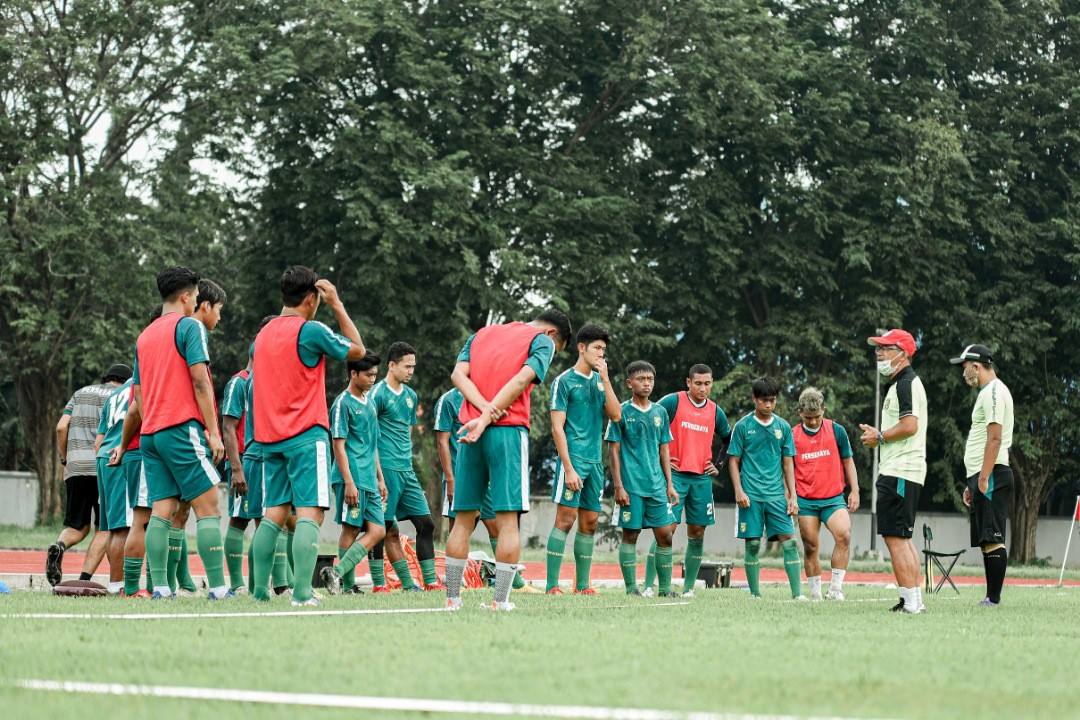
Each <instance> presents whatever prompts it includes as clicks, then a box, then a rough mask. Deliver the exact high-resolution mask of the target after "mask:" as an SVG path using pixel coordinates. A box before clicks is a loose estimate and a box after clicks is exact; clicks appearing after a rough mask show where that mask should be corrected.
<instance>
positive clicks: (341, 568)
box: [334, 542, 367, 590]
mask: <svg viewBox="0 0 1080 720" xmlns="http://www.w3.org/2000/svg"><path fill="white" fill-rule="evenodd" d="M357 547H359V548H360V551H359V552H357V553H353V550H354V549H356V548H357ZM337 556H338V564H337V567H336V568H335V569H334V570H335V572H337V574H338V575H340V576H341V587H342V589H343V590H348V589H350V588H354V587H356V566H357V565H358V564H359V563H360V561H362V560H363V559H364V558H365V557H367V548H365V547H364V546H363V545H361V544H360V543H358V542H354V543H353V545H352V547H351V548H341V547H339V548H338V549H337ZM346 556H349V558H348V559H347V560H346Z"/></svg>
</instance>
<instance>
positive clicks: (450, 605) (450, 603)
mask: <svg viewBox="0 0 1080 720" xmlns="http://www.w3.org/2000/svg"><path fill="white" fill-rule="evenodd" d="M443 609H444V610H446V611H447V612H457V611H458V610H460V609H461V598H459V597H456V598H452V597H448V598H446V607H445V608H443Z"/></svg>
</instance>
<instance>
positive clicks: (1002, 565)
mask: <svg viewBox="0 0 1080 720" xmlns="http://www.w3.org/2000/svg"><path fill="white" fill-rule="evenodd" d="M1008 565H1009V553H1008V552H1007V551H1006V550H1005V548H998V549H997V550H994V551H992V552H988V553H984V554H983V567H984V568H985V569H986V597H987V598H989V599H990V602H994V603H999V602H1001V586H1002V585H1004V584H1005V569H1006V568H1007V567H1008Z"/></svg>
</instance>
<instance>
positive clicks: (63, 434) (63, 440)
mask: <svg viewBox="0 0 1080 720" xmlns="http://www.w3.org/2000/svg"><path fill="white" fill-rule="evenodd" d="M70 425H71V416H70V415H61V416H60V422H58V423H56V449H57V450H59V451H60V461H61V462H63V463H64V464H65V465H66V464H67V441H68V427H69V426H70Z"/></svg>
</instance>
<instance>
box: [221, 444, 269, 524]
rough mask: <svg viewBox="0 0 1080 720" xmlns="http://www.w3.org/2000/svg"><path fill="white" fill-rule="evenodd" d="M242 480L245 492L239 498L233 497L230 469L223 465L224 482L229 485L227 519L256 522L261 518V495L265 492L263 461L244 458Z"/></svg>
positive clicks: (228, 466)
mask: <svg viewBox="0 0 1080 720" xmlns="http://www.w3.org/2000/svg"><path fill="white" fill-rule="evenodd" d="M244 479H245V480H247V492H246V493H244V494H243V495H241V496H239V497H237V496H236V495H233V492H232V467H231V466H230V465H225V481H226V482H227V483H229V517H232V518H240V519H241V520H258V519H260V518H262V516H263V493H264V492H265V491H266V487H265V486H266V478H265V477H264V475H263V461H262V460H257V459H255V458H248V457H246V456H245V457H244Z"/></svg>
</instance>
